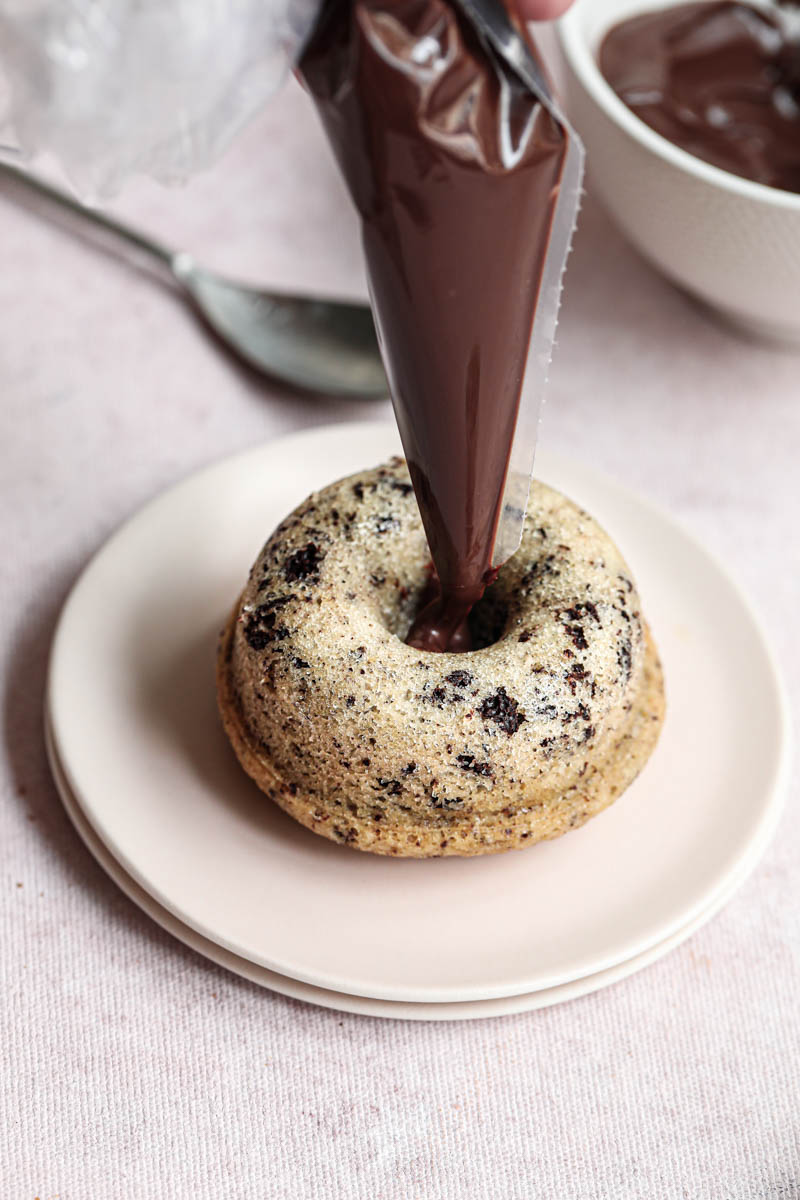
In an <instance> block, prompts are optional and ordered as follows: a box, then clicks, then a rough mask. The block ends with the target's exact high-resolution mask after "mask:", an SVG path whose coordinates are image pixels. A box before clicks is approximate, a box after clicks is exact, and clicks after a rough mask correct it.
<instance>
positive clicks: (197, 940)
mask: <svg viewBox="0 0 800 1200" xmlns="http://www.w3.org/2000/svg"><path fill="white" fill-rule="evenodd" d="M45 739H46V742H47V753H48V757H49V759H50V765H51V768H52V771H53V778H54V779H55V782H56V787H57V788H58V791H59V793H60V795H61V799H62V800H63V802H64V807H65V808H66V810H67V814H68V815H69V817H70V820H71V821H72V823H73V825H74V826H75V828H76V829H77V831H78V833H79V834H80V836H81V838H82V839H83V841H84V842H85V844H86V846H87V848H88V849H89V851H90V852H91V853H92V854H93V855H94V857H95V858H96V859H97V861H98V862H99V864H100V866H101V867H103V869H104V870H105V871H106V872H107V874H108V875H110V876H111V878H112V879H113V880H114V882H115V883H116V884H117V885H118V886H119V887H120V888H121V889H122V891H123V892H125V894H126V895H127V896H128V897H129V898H130V899H131V900H133V902H134V903H135V904H138V906H139V907H140V908H141V909H143V911H144V912H146V913H147V914H148V916H150V917H152V918H153V920H154V921H156V922H157V923H158V924H159V925H160V926H161V927H162V928H163V929H166V930H167V932H168V933H171V934H172V935H173V936H174V937H176V938H178V939H179V940H180V941H182V942H184V943H185V944H186V945H187V946H190V947H191V948H192V949H193V950H196V951H197V952H198V953H199V954H202V955H204V956H205V957H206V958H209V959H211V961H212V962H215V963H218V964H219V966H221V967H225V968H227V970H229V971H233V972H234V974H236V975H241V976H242V977H243V978H244V979H249V980H250V981H251V983H257V984H259V985H260V986H261V987H264V988H269V989H270V991H273V992H280V993H281V995H284V996H291V997H292V998H293V999H295V1000H305V1001H306V1002H307V1003H309V1004H319V1005H321V1006H322V1007H323V1008H333V1009H338V1010H340V1011H342V1012H351V1013H358V1014H359V1015H361V1016H369V1017H388V1018H390V1019H392V1020H402V1021H474V1020H477V1019H479V1018H481V1017H500V1016H506V1015H510V1014H512V1013H521V1012H528V1011H530V1010H531V1009H535V1008H548V1007H549V1006H550V1005H551V1004H560V1003H562V1002H563V1001H565V1000H577V999H578V997H580V996H586V995H588V994H589V993H590V992H596V991H598V990H599V989H600V988H604V987H608V986H609V985H610V984H612V983H619V982H620V981H621V980H623V979H626V978H627V977H628V976H629V975H633V974H634V972H636V971H641V970H642V968H643V967H647V966H649V965H650V964H651V963H653V962H655V961H656V960H657V959H659V958H661V957H662V956H663V955H665V954H667V953H669V951H670V950H674V949H675V948H676V947H677V946H679V945H680V944H681V943H682V942H684V941H685V940H686V939H687V938H688V937H690V936H691V934H693V933H694V932H695V931H696V930H697V929H699V927H700V926H701V925H704V924H705V923H706V921H710V920H711V918H712V917H713V916H714V915H715V914H716V913H717V912H718V911H719V909H720V908H722V906H723V905H724V904H725V903H726V902H727V900H728V899H729V898H730V896H731V895H732V894H733V892H734V891H735V890H736V888H737V887H738V886H739V883H740V882H741V879H743V878H745V876H746V875H747V874H748V873H749V870H750V866H751V862H750V861H747V862H745V863H743V864H742V870H741V872H740V877H739V878H735V879H733V880H731V882H730V884H729V885H728V888H727V889H726V890H725V891H724V892H723V893H721V894H720V895H719V896H718V897H717V899H716V900H715V901H714V903H713V904H712V905H711V907H710V908H708V909H704V911H703V912H702V913H701V914H700V915H699V916H697V917H695V918H694V920H693V921H690V922H689V924H688V925H685V926H684V927H683V928H682V929H679V930H678V932H677V933H674V934H673V935H672V936H671V937H669V938H666V939H665V941H663V942H659V943H658V945H656V946H653V947H652V948H651V949H650V950H646V951H645V952H644V954H637V955H635V956H634V957H633V958H630V959H628V961H627V962H624V963H619V964H618V965H617V966H616V967H608V968H607V969H606V970H605V971H598V972H596V974H594V975H587V976H585V978H583V979H574V980H572V982H571V983H562V984H559V985H558V986H557V987H551V988H540V990H539V991H538V992H525V993H523V994H522V995H521V996H499V997H497V998H496V999H494V1000H466V1001H464V1002H463V1003H458V1002H455V1001H454V1002H452V1003H450V1004H447V1003H445V1004H415V1003H414V1002H413V1001H407V1000H371V999H370V998H369V997H368V996H348V994H347V993H346V992H333V991H330V990H329V989H327V988H318V987H314V985H313V983H301V982H300V981H299V980H297V979H290V978H289V976H288V975H278V974H277V973H276V972H275V971H270V970H269V969H268V968H267V967H259V966H258V965H257V964H256V963H251V962H249V961H248V960H247V959H246V958H240V957H239V955H237V954H232V953H231V952H230V950H225V949H224V948H223V947H222V946H218V945H217V944H216V942H212V941H209V939H208V938H204V937H203V936H202V935H201V934H199V933H195V931H194V930H193V929H191V928H190V927H189V926H188V925H186V924H184V922H183V921H179V920H178V918H177V917H176V916H174V915H173V914H172V913H171V912H168V911H167V909H166V908H164V907H163V905H161V904H159V903H158V901H156V900H154V899H153V897H152V896H150V895H148V893H147V892H145V891H144V890H143V888H141V887H139V884H138V883H137V882H136V881H135V880H134V879H132V878H131V876H130V875H128V873H127V871H125V870H123V868H122V867H121V866H120V864H119V863H118V862H117V860H116V859H115V858H114V856H113V855H112V854H111V853H110V852H109V850H108V849H107V848H106V846H104V845H103V843H102V842H101V841H100V838H99V837H98V836H97V834H96V833H95V831H94V829H93V828H92V826H91V825H90V824H89V822H88V820H87V818H86V816H85V814H84V812H83V810H82V809H81V806H80V804H79V803H78V801H77V800H76V798H75V796H74V795H73V793H72V791H71V790H70V787H69V784H68V783H67V781H66V779H65V777H64V772H63V770H62V769H61V765H60V762H59V757H58V753H57V751H56V749H55V745H54V742H53V738H52V734H51V732H50V723H49V721H48V722H47V726H46V729H45ZM761 850H762V847H761V846H760V845H758V844H754V845H753V846H752V847H751V855H750V859H751V860H752V863H755V862H756V861H757V860H758V858H759V857H760V855H761Z"/></svg>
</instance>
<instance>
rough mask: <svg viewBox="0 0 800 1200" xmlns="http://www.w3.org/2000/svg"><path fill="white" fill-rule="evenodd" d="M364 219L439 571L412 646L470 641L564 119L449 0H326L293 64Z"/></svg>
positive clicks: (398, 408) (449, 646)
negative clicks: (493, 50) (547, 107)
mask: <svg viewBox="0 0 800 1200" xmlns="http://www.w3.org/2000/svg"><path fill="white" fill-rule="evenodd" d="M300 71H301V75H302V76H303V78H304V79H305V82H306V84H307V86H308V87H309V89H310V91H311V93H312V95H313V97H314V100H315V102H316V105H317V108H318V110H319V113H320V115H321V118H322V121H323V124H324V126H325V129H326V132H327V134H328V137H329V139H330V142H331V144H332V146H333V149H334V152H335V154H336V157H337V159H338V162H339V165H340V167H341V169H342V172H343V174H344V177H345V179H346V181H347V184H348V187H349V189H350V192H351V194H352V197H353V200H354V201H355V204H356V206H357V208H358V210H359V212H360V214H361V218H362V222H363V243H364V251H365V255H366V262H367V272H368V276H369V283H370V291H371V295H372V302H373V309H374V312H375V317H376V323H377V326H378V332H379V337H380V339H381V344H382V348H383V355H384V361H385V363H386V367H387V373H388V376H389V381H390V386H391V392H392V400H393V403H394V409H395V414H396V417H397V423H398V426H399V428H400V435H401V437H402V440H403V447H404V449H405V453H406V458H407V459H408V464H409V469H410V472H411V478H412V480H413V483H414V489H415V492H416V495H417V500H418V502H419V507H420V511H421V514H422V520H423V523H424V526H425V532H426V534H427V538H428V543H429V546H430V550H431V554H432V557H433V561H434V565H435V568H436V574H437V577H438V582H439V594H438V595H437V596H436V597H435V598H434V599H433V600H432V601H431V603H430V604H428V605H427V606H426V607H425V608H424V610H423V611H422V612H421V613H420V614H419V616H418V618H417V620H416V621H415V623H414V625H413V627H412V630H411V632H410V634H409V637H408V640H409V642H410V643H411V644H412V645H414V646H416V647H418V648H420V649H425V650H466V649H469V647H470V641H469V632H468V629H467V624H466V617H467V615H468V613H469V611H470V609H471V607H472V606H473V605H474V604H475V603H476V601H477V600H479V599H480V597H481V595H482V594H483V591H484V588H485V587H486V585H487V583H489V582H490V581H491V580H492V579H493V578H494V575H495V574H496V571H493V570H492V551H493V547H494V541H495V535H496V532H497V526H498V520H499V516H500V504H501V500H502V495H503V488H504V484H505V478H506V472H507V468H508V459H509V452H510V448H511V442H512V439H513V436H514V429H515V425H516V418H517V410H518V406H519V400H520V391H521V387H522V379H523V372H524V368H525V359H526V354H527V349H528V342H529V339H530V335H531V328H532V322H533V315H534V310H535V307H536V300H537V296H538V290H539V284H540V276H541V270H542V265H543V260H544V255H545V251H546V249H547V244H548V239H549V234H550V223H551V220H552V216H553V208H554V204H555V199H556V195H557V187H558V182H559V179H560V173H561V168H562V165H563V158H564V152H565V147H566V135H565V133H564V131H563V129H562V128H561V127H560V125H558V124H557V123H556V122H555V121H554V120H553V118H552V117H550V116H549V114H548V113H547V112H546V111H545V110H544V109H543V108H542V107H541V105H540V104H539V103H538V102H537V101H536V100H535V99H534V97H532V96H531V95H530V93H529V92H528V91H527V90H526V89H525V88H524V87H523V86H522V85H521V84H520V83H519V82H518V81H517V79H516V77H515V76H514V75H513V74H512V73H511V72H510V71H509V70H508V69H506V68H505V66H504V65H502V64H500V63H499V62H498V61H496V60H495V59H494V57H493V56H492V55H491V53H490V52H489V51H487V50H486V49H485V48H484V46H483V45H482V44H481V42H480V41H479V40H478V38H477V36H476V35H475V33H474V32H473V30H472V27H471V26H470V25H469V23H468V22H467V21H466V19H465V18H464V17H463V16H462V15H461V14H460V13H459V12H458V10H457V8H456V7H454V6H451V5H450V4H449V3H447V2H446V0H393V2H392V3H388V0H328V3H327V4H326V6H325V7H324V9H323V13H322V17H321V19H320V22H319V24H318V26H317V28H316V30H315V32H314V34H313V35H312V39H311V41H310V43H309V45H308V47H307V49H306V52H305V54H304V56H303V59H302V62H301V64H300Z"/></svg>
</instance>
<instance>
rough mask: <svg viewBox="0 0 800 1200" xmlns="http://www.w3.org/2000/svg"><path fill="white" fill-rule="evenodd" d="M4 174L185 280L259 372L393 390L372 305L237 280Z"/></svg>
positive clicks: (329, 391) (225, 337)
mask: <svg viewBox="0 0 800 1200" xmlns="http://www.w3.org/2000/svg"><path fill="white" fill-rule="evenodd" d="M0 173H2V175H4V176H6V177H7V178H10V179H13V180H14V181H15V182H16V183H18V184H20V185H21V186H23V187H25V188H27V189H29V190H31V191H33V192H35V193H36V194H37V195H39V196H42V197H44V198H45V199H46V200H47V201H49V202H50V203H52V204H54V205H56V206H58V207H59V208H60V209H61V210H62V211H63V212H67V213H70V214H71V215H73V216H77V217H79V218H81V219H82V220H83V221H85V222H88V223H89V224H91V225H94V226H95V228H100V229H103V230H105V231H107V232H109V233H111V234H113V235H114V236H115V237H116V238H118V239H120V240H121V241H123V242H125V243H127V245H128V246H130V247H131V248H132V249H133V250H135V251H136V252H137V255H138V256H142V257H144V259H145V260H146V261H147V262H149V263H150V264H151V265H155V266H157V267H158V269H159V273H160V275H161V276H162V277H164V276H165V275H166V278H167V279H168V280H169V281H170V282H171V283H173V284H177V285H178V287H179V288H180V290H181V291H182V292H183V294H184V295H185V296H187V297H188V298H189V299H190V300H191V301H192V303H193V305H194V307H195V309H196V311H197V312H198V313H199V314H200V316H201V317H202V318H203V320H204V321H205V322H206V323H207V324H208V325H209V326H210V328H211V329H212V330H213V331H214V333H215V334H216V335H217V336H218V337H219V338H220V340H221V341H222V342H223V343H224V344H225V346H226V347H227V348H228V349H229V350H231V351H232V352H233V353H234V354H236V355H237V356H238V357H239V358H241V359H242V360H243V361H244V362H246V363H247V364H248V365H249V366H251V367H254V368H255V369H256V370H257V371H263V372H264V373H265V374H266V375H270V376H272V377H273V378H274V379H280V380H282V381H284V382H285V383H289V384H291V385H292V386H293V387H297V388H302V389H303V390H304V391H309V392H320V393H324V394H326V395H333V396H355V397H361V398H363V399H371V398H374V397H379V396H386V395H388V385H387V383H386V375H385V374H384V370H383V364H382V363H381V356H380V351H379V349H378V342H377V338H376V336H375V326H374V324H373V321H372V313H371V312H370V310H369V308H368V307H367V306H366V305H365V304H347V303H345V302H340V301H335V300H314V299H311V298H309V297H304V296H284V295H280V294H277V293H275V292H265V291H261V290H260V289H258V288H251V287H246V286H244V285H242V284H238V283H233V282H232V281H231V280H228V279H224V278H222V277H221V276H219V275H216V274H214V273H213V272H211V271H206V270H205V269H204V268H203V267H199V266H198V265H197V264H196V263H195V261H194V259H193V258H192V256H191V255H190V254H187V253H186V252H185V251H183V250H177V251H173V250H169V249H167V248H166V247H165V246H162V245H161V244H160V243H159V242H156V241H154V240H153V239H152V238H149V237H146V236H145V235H144V234H142V233H139V232H138V230H136V229H131V228H130V226H128V225H125V224H123V223H122V222H121V221H117V220H116V219H115V218H114V217H110V216H108V215H107V214H105V213H102V212H99V211H98V210H96V209H92V208H86V207H84V206H83V205H82V204H80V203H79V202H78V201H77V200H73V199H72V197H71V196H69V195H67V194H66V192H62V191H60V190H59V189H57V188H54V187H51V186H50V184H47V183H44V182H43V181H42V180H41V179H37V178H36V177H35V176H34V175H30V174H28V172H27V171H22V170H20V169H19V168H17V167H14V166H12V165H11V164H9V163H0Z"/></svg>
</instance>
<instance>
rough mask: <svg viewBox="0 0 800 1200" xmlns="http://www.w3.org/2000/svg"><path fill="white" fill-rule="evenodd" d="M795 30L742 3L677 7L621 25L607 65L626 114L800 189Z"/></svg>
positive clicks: (677, 140)
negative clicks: (626, 107)
mask: <svg viewBox="0 0 800 1200" xmlns="http://www.w3.org/2000/svg"><path fill="white" fill-rule="evenodd" d="M787 7H788V6H787ZM789 27H790V26H788V23H787V22H786V21H785V20H784V18H783V16H782V14H781V13H780V12H779V11H778V10H777V9H773V10H772V11H770V10H769V9H766V8H756V7H753V6H751V5H749V4H740V3H737V2H736V0H719V2H716V3H702V4H679V5H676V6H675V7H672V8H666V9H660V10H658V11H656V12H647V13H643V14H641V15H640V16H637V17H633V18H631V19H630V20H626V21H622V22H621V23H620V24H619V25H616V26H615V27H614V28H613V29H612V30H611V31H610V33H608V34H607V35H606V38H605V40H604V41H603V44H602V46H601V49H600V69H601V71H602V73H603V75H604V76H605V78H606V79H607V80H608V82H609V83H610V84H611V86H612V88H613V89H614V91H615V92H616V93H617V95H618V96H619V97H620V98H621V99H622V100H624V102H625V104H627V106H628V108H630V109H631V110H632V111H633V112H634V113H636V115H637V116H638V117H640V118H641V119H642V120H643V121H645V122H646V124H648V125H649V126H650V127H651V128H652V129H655V130H656V132H657V133H660V134H662V135H663V136H664V137H665V138H668V139H669V140H670V141H671V142H673V143H674V144H675V145H676V146H680V147H681V148H682V149H684V150H688V151H689V153H690V154H694V155H695V156H696V157H697V158H702V159H703V160H704V161H705V162H708V163H712V164H713V165H714V166H715V167H722V169H723V170H725V171H731V172H732V173H733V174H734V175H741V176H744V177H745V178H746V179H753V180H755V181H756V182H757V183H765V184H768V185H769V186H771V187H775V188H782V189H784V190H785V191H788V192H800V43H798V42H797V41H795V40H793V38H792V37H791V36H790V35H789V33H788V32H787V28H789Z"/></svg>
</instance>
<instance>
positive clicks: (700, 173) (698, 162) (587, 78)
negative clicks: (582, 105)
mask: <svg viewBox="0 0 800 1200" xmlns="http://www.w3.org/2000/svg"><path fill="white" fill-rule="evenodd" d="M593 2H595V3H596V0H577V2H576V3H574V4H573V5H572V7H571V8H570V9H569V10H568V12H567V13H566V14H565V15H564V16H563V17H562V18H561V19H560V20H559V21H558V22H557V23H556V32H557V36H558V41H559V45H560V46H561V50H562V53H563V55H564V58H565V59H566V61H567V64H568V66H569V67H570V68H571V70H572V72H573V73H574V75H575V76H576V78H577V79H578V80H579V81H580V83H581V84H582V85H583V87H584V89H585V90H586V91H587V92H588V94H589V96H590V97H591V98H592V100H593V101H594V103H595V104H596V105H597V106H598V107H599V108H600V109H602V111H603V112H604V113H605V114H606V116H607V117H608V118H609V119H610V120H611V121H613V122H614V124H615V125H617V126H619V127H620V128H621V129H622V130H623V132H625V133H626V134H627V135H628V136H629V137H631V138H632V139H633V140H634V141H636V142H638V143H639V145H640V146H642V147H643V148H644V149H645V150H649V151H650V153H651V154H655V155H656V156H657V157H658V158H662V159H664V160H666V161H667V162H668V163H670V164H671V165H672V166H674V167H677V168H678V169H679V170H681V171H684V172H686V174H688V175H693V176H695V178H697V179H699V180H701V181H702V182H703V183H706V184H709V185H710V186H711V187H716V188H720V189H721V190H723V191H727V192H730V193H731V194H732V195H735V196H738V197H740V198H741V199H744V200H755V201H757V202H758V203H761V204H769V205H770V206H772V207H773V208H779V209H786V210H789V211H790V212H798V213H800V194H797V195H795V193H794V192H786V191H784V190H783V189H781V188H775V187H770V186H769V185H768V184H766V183H756V182H755V181H754V180H752V179H744V178H743V177H742V176H740V175H733V174H732V173H731V172H730V171H725V170H723V169H722V167H715V166H712V165H711V163H707V162H704V161H703V159H701V158H696V157H695V155H694V154H690V153H689V151H688V150H682V149H681V148H680V146H676V145H674V144H673V143H672V142H670V141H669V140H668V139H667V138H665V137H663V136H662V135H661V134H660V133H656V131H655V130H654V129H651V128H650V126H649V125H646V124H645V122H644V121H642V120H641V118H640V117H637V116H636V114H635V113H633V112H632V111H631V110H630V109H629V108H628V106H627V105H626V104H625V102H624V101H623V100H621V99H620V98H619V96H618V95H617V94H616V92H615V91H614V90H613V88H612V87H611V85H610V84H609V83H608V82H607V81H606V79H605V78H604V76H603V74H602V72H601V71H600V67H599V66H598V63H597V60H596V58H595V56H594V53H593V52H592V49H591V48H590V47H589V44H588V39H587V37H586V36H585V34H584V30H583V23H582V20H581V17H582V13H583V11H584V10H585V9H586V7H587V6H588V5H589V4H591V3H593ZM670 2H671V3H675V0H663V2H662V5H660V6H659V7H665V8H666V7H667V6H668V3H670ZM681 2H683V0H678V3H681ZM642 11H643V12H644V11H647V6H646V4H644V3H643V4H642Z"/></svg>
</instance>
